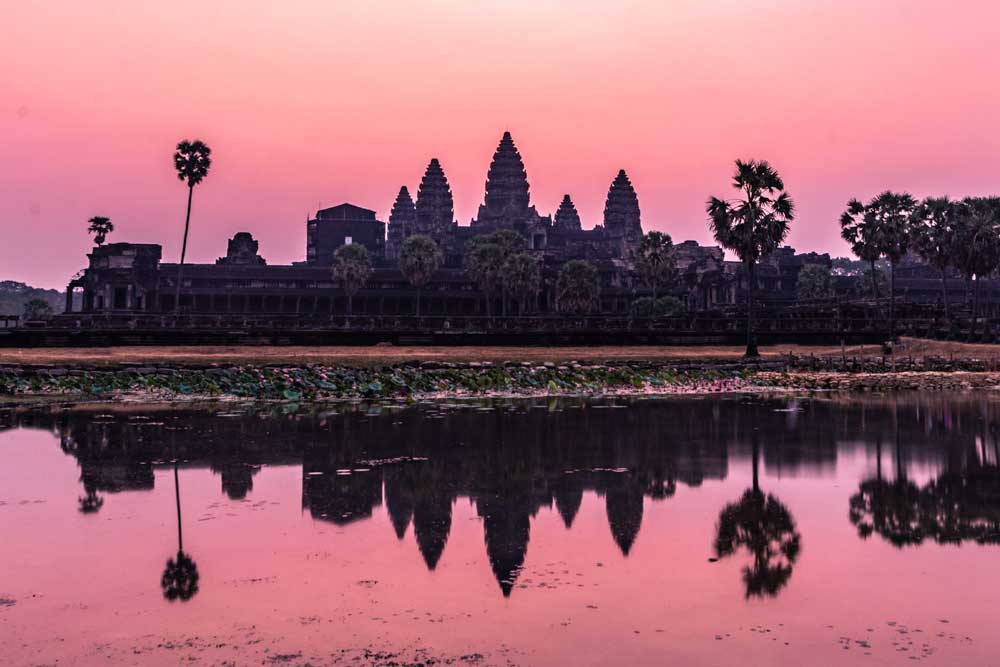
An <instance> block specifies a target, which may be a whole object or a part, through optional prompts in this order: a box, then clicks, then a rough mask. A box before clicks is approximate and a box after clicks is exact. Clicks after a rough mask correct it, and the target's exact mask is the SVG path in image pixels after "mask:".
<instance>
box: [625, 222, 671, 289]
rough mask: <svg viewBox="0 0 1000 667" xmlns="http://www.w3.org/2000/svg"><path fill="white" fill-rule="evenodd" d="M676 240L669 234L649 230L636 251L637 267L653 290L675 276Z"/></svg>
mask: <svg viewBox="0 0 1000 667" xmlns="http://www.w3.org/2000/svg"><path fill="white" fill-rule="evenodd" d="M674 267H675V262H674V242H673V239H671V238H670V235H669V234H665V233H663V232H649V233H648V234H645V235H643V237H642V240H641V241H640V242H639V247H638V248H637V249H636V252H635V268H636V270H637V271H638V272H639V277H640V278H641V279H642V282H643V284H645V285H646V287H648V288H650V289H651V290H653V298H654V299H655V298H656V292H657V289H658V288H660V287H663V286H665V285H666V284H667V283H668V282H669V281H670V278H671V277H672V276H673V272H674Z"/></svg>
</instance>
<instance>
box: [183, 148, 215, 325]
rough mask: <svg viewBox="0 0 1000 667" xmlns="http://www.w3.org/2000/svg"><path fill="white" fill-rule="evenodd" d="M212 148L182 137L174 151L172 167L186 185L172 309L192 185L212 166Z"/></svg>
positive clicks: (186, 233) (186, 238)
mask: <svg viewBox="0 0 1000 667" xmlns="http://www.w3.org/2000/svg"><path fill="white" fill-rule="evenodd" d="M211 155H212V149H211V148H209V147H208V145H206V144H205V143H204V142H202V141H200V140H197V139H196V140H194V141H188V140H187V139H184V140H183V141H181V142H180V143H178V144H177V150H176V151H175V152H174V169H175V170H176V171H177V178H178V179H180V180H181V181H183V182H184V183H185V184H186V185H187V186H188V200H187V213H186V214H185V216H184V240H183V241H182V243H181V261H180V264H179V265H178V267H177V288H176V290H175V294H174V310H175V311H178V310H180V304H181V285H182V284H183V279H184V259H185V257H186V256H187V240H188V230H189V228H190V226H191V199H192V197H193V196H194V186H196V185H198V184H199V183H201V182H202V181H203V180H204V179H205V177H206V176H208V169H209V167H211V166H212V158H211Z"/></svg>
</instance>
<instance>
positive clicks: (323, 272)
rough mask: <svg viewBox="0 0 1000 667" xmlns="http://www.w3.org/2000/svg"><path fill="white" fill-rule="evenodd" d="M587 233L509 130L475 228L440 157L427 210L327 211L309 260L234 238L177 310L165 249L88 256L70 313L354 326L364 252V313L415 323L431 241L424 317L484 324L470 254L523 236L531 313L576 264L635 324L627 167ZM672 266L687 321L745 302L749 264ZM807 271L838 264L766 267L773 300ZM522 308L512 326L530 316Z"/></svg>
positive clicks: (310, 236)
mask: <svg viewBox="0 0 1000 667" xmlns="http://www.w3.org/2000/svg"><path fill="white" fill-rule="evenodd" d="M583 223H584V221H583V220H581V216H580V214H579V212H578V211H577V209H576V206H575V205H574V203H573V200H572V198H571V197H570V195H569V194H566V195H564V196H563V198H562V201H561V202H560V203H559V205H558V207H557V208H556V210H555V213H554V215H543V214H542V213H539V211H538V209H537V208H536V206H535V205H534V204H533V203H532V200H531V188H530V186H529V182H528V173H527V170H526V169H525V165H524V160H523V159H522V157H521V153H520V152H519V151H518V148H517V146H516V145H515V143H514V139H513V137H512V136H511V134H510V132H504V133H503V136H502V137H501V139H500V143H499V144H498V145H497V148H496V151H495V152H494V154H493V159H492V161H491V162H490V166H489V169H488V171H487V173H486V181H485V188H484V194H483V200H482V203H481V204H480V205H479V208H478V211H477V213H476V217H475V218H474V219H473V220H471V221H470V224H468V225H459V224H458V222H457V221H456V219H455V206H454V198H453V194H452V189H451V186H450V184H449V182H448V177H447V175H446V172H445V168H444V165H442V164H441V162H440V161H439V160H438V159H437V158H433V159H431V160H430V162H429V163H428V164H427V167H426V169H425V171H424V173H423V176H422V178H421V179H420V183H419V185H418V187H417V188H416V200H414V198H413V197H412V196H411V190H410V188H409V187H407V186H406V185H403V186H401V187H400V188H399V190H398V192H397V194H396V197H395V200H394V202H393V203H392V205H391V212H390V214H389V220H388V224H386V223H385V222H382V221H380V220H379V219H378V217H377V214H376V212H375V211H374V210H371V209H368V208H364V207H361V206H357V205H354V204H350V203H343V204H340V205H337V206H332V207H329V208H324V209H321V210H319V211H317V212H316V215H315V216H314V217H312V218H310V219H307V220H306V223H305V239H306V244H305V258H304V260H302V261H299V262H293V263H292V264H290V265H276V264H269V263H268V262H267V261H265V259H264V256H263V255H262V254H261V253H260V248H259V247H258V245H259V244H258V242H257V240H255V239H254V237H253V235H252V234H251V233H250V232H247V231H243V232H239V233H237V234H236V235H235V236H233V237H232V239H230V240H229V243H228V247H227V249H226V254H225V256H224V257H220V258H219V259H218V260H216V262H215V263H214V264H188V265H185V267H184V271H183V284H182V285H181V286H180V304H179V307H178V304H175V303H174V298H175V294H176V293H177V276H178V268H179V267H178V265H177V264H175V263H170V262H163V261H161V259H162V249H161V247H160V246H159V245H152V244H132V243H111V244H107V245H102V246H97V247H95V248H94V249H93V251H92V252H91V254H90V255H89V259H90V262H89V265H88V266H87V268H86V269H84V270H83V271H81V272H80V273H79V274H77V276H75V277H74V279H73V280H72V281H71V282H70V284H69V290H68V293H67V312H72V311H73V307H72V306H73V304H74V303H76V304H79V305H78V308H77V312H82V313H119V314H123V315H126V314H128V313H173V312H181V313H201V314H205V313H211V314H227V313H229V314H281V315H301V316H322V317H329V316H331V315H344V314H346V312H347V298H346V296H345V294H344V293H343V291H342V290H341V289H340V288H339V285H338V284H337V282H336V280H335V279H334V277H333V275H332V271H331V267H332V265H333V257H334V253H335V252H336V250H337V249H338V248H340V247H341V246H343V245H346V244H351V243H359V244H362V245H364V246H365V247H366V248H367V250H368V253H369V256H370V258H371V261H372V269H373V270H372V273H371V277H370V279H369V281H368V284H367V285H365V287H364V288H363V289H361V290H360V292H359V293H358V294H356V295H354V297H353V304H354V305H353V310H352V312H353V314H354V315H362V316H371V315H380V316H404V315H412V314H415V312H416V310H417V309H416V299H417V298H418V297H417V294H416V291H415V290H414V289H413V287H412V286H411V285H410V284H409V283H408V281H407V280H406V278H405V277H404V276H403V274H402V272H401V271H400V269H399V266H398V261H399V253H400V249H401V248H402V246H403V243H404V242H405V241H406V239H407V238H409V237H410V236H412V235H414V234H422V235H426V236H429V237H430V238H432V239H433V240H434V241H435V243H436V244H437V245H438V246H439V248H440V249H441V251H442V256H443V258H444V261H443V263H442V265H441V267H440V268H439V269H438V271H437V272H436V273H435V274H434V276H433V278H432V280H431V282H430V284H428V285H427V286H425V287H424V288H423V289H422V292H423V295H424V296H423V297H421V298H422V299H423V300H422V302H421V303H422V304H423V308H422V310H421V314H426V315H444V316H463V315H468V316H478V315H482V314H484V312H486V311H485V310H484V304H483V301H484V299H483V296H482V293H481V292H480V290H479V288H478V286H477V285H476V284H475V283H474V282H473V281H472V280H470V278H469V277H468V276H467V275H466V273H465V271H464V268H463V259H464V254H465V248H466V245H467V243H468V242H469V240H470V239H472V238H474V237H476V236H479V235H483V234H490V233H493V232H496V231H499V230H513V231H515V232H517V233H519V234H520V235H522V236H523V237H524V239H525V244H526V247H527V252H529V253H531V254H533V255H534V256H535V257H536V258H537V260H538V262H539V265H540V267H541V271H542V288H541V290H540V293H539V295H538V298H537V299H536V300H535V302H534V303H532V304H531V312H532V313H542V314H543V313H547V312H554V310H555V307H556V303H555V294H554V290H555V288H554V286H555V282H556V278H557V275H558V272H559V269H560V268H561V266H562V265H563V264H565V263H566V262H568V261H571V260H586V261H587V262H589V263H591V264H592V265H593V266H594V267H595V269H596V270H597V272H598V274H599V277H600V288H599V295H597V298H596V300H595V306H596V307H595V312H597V313H602V314H625V313H628V312H629V309H630V305H631V303H632V302H633V301H635V299H636V298H637V297H640V296H643V295H645V294H647V292H648V291H649V290H648V289H647V288H645V287H644V286H643V284H642V282H641V280H639V276H638V275H637V272H636V270H635V266H634V256H635V255H634V254H635V252H636V250H637V248H638V246H639V243H640V241H641V240H642V237H643V224H642V218H641V209H640V205H639V196H638V194H637V193H636V190H635V188H634V187H633V185H632V182H631V180H630V179H629V177H628V174H627V173H626V172H625V170H624V169H621V170H618V171H617V173H616V174H615V175H614V177H613V178H612V179H611V183H610V185H609V187H608V191H607V195H606V199H605V205H604V213H603V217H602V218H601V219H600V220H599V221H594V224H591V225H590V226H589V227H586V226H585V225H584V224H583ZM675 258H676V263H677V272H676V278H675V280H674V281H673V287H672V288H670V289H669V290H667V291H666V293H669V294H670V295H672V296H675V297H676V298H678V299H679V300H680V301H681V302H683V303H684V304H685V305H686V307H687V308H688V310H692V311H696V310H711V309H715V308H720V307H724V306H727V305H733V304H737V303H739V299H740V298H741V297H742V295H743V294H744V293H745V289H746V287H745V277H744V276H743V271H742V266H741V265H740V264H739V263H738V262H733V261H727V260H726V259H725V257H724V255H723V252H722V250H721V249H720V248H717V247H706V246H700V245H698V244H697V243H695V242H694V241H686V242H683V243H679V244H677V245H676V246H675ZM806 263H820V264H825V265H826V266H830V258H829V257H828V256H826V255H816V256H804V255H803V256H800V255H796V254H795V253H794V251H793V250H791V249H790V248H782V249H780V250H779V251H778V252H776V253H774V254H773V255H772V256H771V257H768V258H765V259H764V260H763V261H762V263H761V267H760V270H759V271H758V277H759V280H760V282H761V288H762V293H763V294H766V295H768V296H774V297H777V298H786V299H791V298H793V297H794V287H795V280H796V277H797V274H798V271H799V270H800V269H801V267H802V266H803V265H804V264H806ZM80 291H82V293H83V294H82V298H80V295H79V292H80ZM74 292H76V294H75V295H74ZM662 294H664V292H661V295H662ZM74 297H76V298H74ZM512 308H513V311H512V313H511V314H524V313H525V311H524V310H520V309H518V307H515V306H512Z"/></svg>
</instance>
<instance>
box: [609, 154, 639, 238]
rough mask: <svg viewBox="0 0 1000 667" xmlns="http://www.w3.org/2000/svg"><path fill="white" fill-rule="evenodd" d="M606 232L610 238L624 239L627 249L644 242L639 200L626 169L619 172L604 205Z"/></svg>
mask: <svg viewBox="0 0 1000 667" xmlns="http://www.w3.org/2000/svg"><path fill="white" fill-rule="evenodd" d="M604 231H605V233H606V234H607V235H608V236H610V237H613V238H619V239H622V240H623V241H624V242H625V245H626V247H630V246H636V245H638V244H639V242H640V241H641V240H642V225H641V224H640V222H639V198H638V197H636V194H635V189H634V188H633V187H632V182H631V181H629V179H628V175H627V174H626V173H625V170H624V169H622V170H621V171H619V172H618V175H617V176H616V177H615V180H614V182H613V183H611V188H610V189H609V190H608V200H607V203H606V204H605V205H604Z"/></svg>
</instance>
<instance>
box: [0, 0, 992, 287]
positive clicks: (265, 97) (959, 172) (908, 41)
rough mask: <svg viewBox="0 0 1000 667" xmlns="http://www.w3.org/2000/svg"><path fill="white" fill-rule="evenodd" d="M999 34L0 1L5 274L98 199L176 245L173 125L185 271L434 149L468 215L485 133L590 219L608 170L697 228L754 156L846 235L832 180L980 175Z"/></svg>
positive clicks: (414, 6) (55, 274)
mask: <svg viewBox="0 0 1000 667" xmlns="http://www.w3.org/2000/svg"><path fill="white" fill-rule="evenodd" d="M285 5H287V6H285ZM998 25H1000V5H998V4H997V3H995V2H987V1H979V0H964V1H962V2H957V3H942V2H928V1H924V0H905V1H904V0H901V1H896V0H877V1H875V2H872V0H865V1H854V0H839V1H836V2H834V1H830V2H827V1H826V0H771V1H768V2H765V1H764V0H717V1H715V2H711V1H708V0H659V1H655V2H654V1H649V2H617V1H616V2H610V1H608V0H605V1H603V2H592V1H590V0H577V1H575V2H549V1H546V0H508V1H507V2H504V3H486V2H474V1H472V0H431V1H426V2H422V3H404V2H398V3H390V2H376V1H369V2H357V3H351V2H346V1H343V2H320V1H316V2H311V3H307V2H291V3H272V2H249V1H247V0H243V1H242V2H232V3H223V2H213V3H205V2H170V3H132V2H120V3H112V2H88V3H8V4H7V6H6V7H5V9H4V20H3V22H2V23H0V44H2V45H3V52H4V58H3V60H4V64H3V67H2V68H0V129H2V135H3V137H4V139H3V157H4V159H3V160H0V220H3V231H4V242H3V244H2V246H0V279H14V280H22V281H26V282H29V283H32V284H36V285H39V286H47V287H60V288H62V287H65V284H66V282H67V280H68V278H69V277H70V276H71V275H72V274H73V273H75V272H76V271H77V270H78V269H80V268H82V267H83V266H84V264H85V261H86V259H85V253H86V252H87V251H88V249H89V248H90V246H91V241H90V239H89V237H88V236H87V234H86V231H85V230H86V220H87V219H88V218H89V217H91V216H93V215H106V216H109V217H110V218H112V220H113V221H114V223H115V225H116V231H115V232H114V234H113V235H112V236H111V240H112V241H135V242H151V243H162V244H163V246H164V257H165V259H168V260H176V258H177V255H178V254H179V247H180V238H181V233H182V226H183V215H184V204H185V192H184V187H183V185H182V184H181V183H180V182H179V181H177V180H176V177H175V175H174V173H173V168H172V165H171V160H170V156H171V152H172V149H173V146H174V144H176V142H177V141H178V140H180V139H182V138H200V139H203V140H204V141H206V142H207V143H209V144H210V145H211V146H212V148H213V151H214V155H213V158H214V164H213V168H212V172H211V173H210V174H209V176H208V178H207V179H206V181H205V182H204V183H203V185H201V186H199V188H198V190H197V191H196V193H195V201H194V214H193V221H192V232H191V241H190V248H189V258H190V260H191V261H195V262H199V261H202V262H204V261H214V259H215V258H216V257H218V256H220V255H221V254H224V253H225V246H226V239H227V238H228V237H229V236H231V235H232V234H233V233H235V232H237V231H240V230H248V231H250V232H252V233H253V234H254V236H256V237H257V238H258V239H259V240H260V241H261V254H263V255H264V257H265V258H267V260H268V261H269V262H270V263H274V264H279V263H287V262H290V261H293V260H299V259H302V258H303V256H304V254H305V225H304V224H303V222H304V220H305V218H306V216H307V214H311V213H313V212H314V211H315V210H316V209H317V207H318V206H320V205H323V206H327V205H333V204H337V203H340V202H343V201H350V202H352V203H356V204H358V205H361V206H365V207H368V208H373V209H375V210H376V211H377V212H378V214H379V217H380V219H382V220H385V219H387V218H388V213H389V208H390V207H391V204H392V201H393V199H394V197H395V194H396V191H397V190H398V188H399V186H400V185H403V184H405V185H407V186H409V187H410V189H411V192H414V193H415V191H416V186H417V184H418V183H419V180H420V176H421V175H422V173H423V170H424V168H425V166H426V164H427V162H428V160H429V159H430V158H431V157H437V158H439V159H440V160H441V163H442V165H443V167H444V169H445V173H446V174H447V176H448V178H449V180H450V181H451V185H452V189H453V191H454V193H455V205H456V215H457V217H458V220H459V222H460V224H468V222H469V220H470V218H472V217H473V215H475V211H476V207H477V206H478V204H479V203H480V202H481V200H482V197H483V183H484V180H485V176H486V169H487V167H488V165H489V161H490V158H491V156H492V153H493V150H494V149H495V147H496V144H497V142H498V141H499V139H500V135H501V134H502V133H503V131H504V130H505V129H509V130H510V131H511V133H512V134H513V136H514V140H515V142H516V143H517V145H518V148H519V149H520V151H521V154H522V156H523V157H524V159H525V163H526V166H527V170H528V178H529V181H530V183H531V193H532V203H533V204H535V205H536V206H537V207H538V209H539V211H540V212H542V213H552V212H554V211H555V209H556V207H557V206H558V204H559V201H560V199H561V197H562V195H563V194H564V193H567V192H568V193H570V194H571V195H572V197H573V200H574V201H575V202H576V204H577V207H578V209H579V210H580V213H581V216H582V217H583V222H584V226H585V227H591V226H593V225H594V224H597V223H599V222H600V218H601V212H602V210H603V206H604V198H605V196H606V194H607V189H608V186H609V185H610V183H611V180H612V178H613V177H614V175H615V173H616V172H617V170H618V169H619V168H624V169H626V170H627V171H628V173H629V176H630V177H631V178H632V182H633V183H634V184H635V186H636V189H637V191H638V194H639V202H640V205H641V207H642V222H643V226H644V228H645V229H647V230H649V229H661V230H665V231H667V232H669V233H670V234H671V235H672V236H673V238H674V240H675V241H681V240H684V239H689V238H693V239H696V240H698V241H701V242H705V243H707V242H710V241H711V236H710V234H709V232H708V230H707V228H706V224H705V214H704V201H705V199H706V198H707V197H708V196H709V195H710V194H726V191H727V188H728V184H729V176H730V171H731V169H732V161H733V160H734V159H735V158H737V157H745V158H750V157H753V158H762V159H767V160H770V161H771V162H772V163H773V164H774V165H775V166H776V167H777V168H778V169H779V170H780V172H781V174H782V175H783V176H784V178H785V183H786V186H787V188H788V190H789V192H790V193H791V194H792V196H793V197H794V198H795V200H796V202H797V204H798V217H797V220H796V222H795V223H794V226H793V228H792V233H791V236H790V238H789V241H790V243H791V244H793V245H795V246H796V247H797V248H799V249H800V250H820V251H831V252H834V253H838V254H845V253H846V249H845V247H844V245H843V243H842V242H841V241H840V240H839V230H838V227H837V224H836V220H837V217H838V215H839V213H840V211H841V210H842V209H843V205H844V203H845V202H846V201H847V200H848V199H849V198H851V197H855V196H856V197H862V198H866V197H870V196H871V195H873V194H875V193H876V192H877V191H879V190H880V189H885V188H892V189H907V190H909V191H911V192H912V193H913V194H915V195H918V196H926V195H930V194H951V195H953V196H963V195H967V194H981V193H998V192H1000V132H998V131H997V124H996V123H997V118H1000V86H998V85H997V83H996V82H997V73H996V67H997V60H998V56H1000V46H997V43H998V40H1000V31H998V28H997V26H998Z"/></svg>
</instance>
